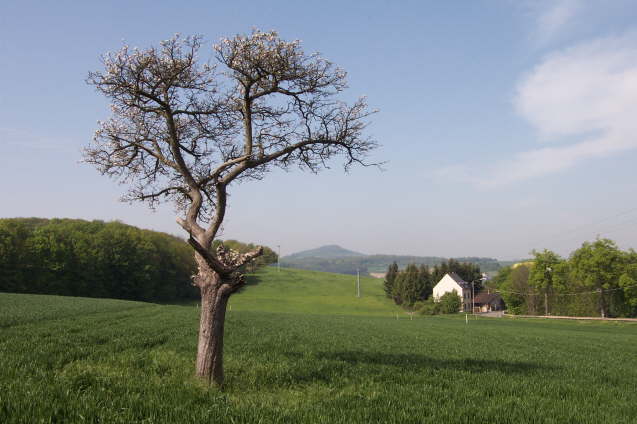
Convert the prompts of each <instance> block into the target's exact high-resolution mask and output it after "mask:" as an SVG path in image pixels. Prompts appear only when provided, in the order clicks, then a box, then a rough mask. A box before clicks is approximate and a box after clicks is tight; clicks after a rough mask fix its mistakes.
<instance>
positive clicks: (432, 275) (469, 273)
mask: <svg viewBox="0 0 637 424" xmlns="http://www.w3.org/2000/svg"><path fill="white" fill-rule="evenodd" d="M450 272H455V273H456V274H458V276H459V277H460V278H462V279H463V280H464V281H467V282H472V281H475V282H476V285H475V289H476V291H478V290H480V289H481V288H482V286H481V283H480V280H479V279H480V277H481V276H482V272H481V270H480V266H479V265H476V264H474V263H471V262H460V261H458V260H455V259H449V260H447V261H445V262H442V263H440V264H437V265H435V266H433V267H428V266H427V265H420V266H418V265H416V264H409V265H407V267H406V268H405V269H403V270H400V269H399V267H398V264H397V263H396V262H394V263H392V264H391V265H389V267H388V268H387V273H386V274H385V281H384V283H383V288H384V290H385V294H386V296H387V297H389V298H391V299H393V300H394V302H395V303H396V304H397V305H403V306H405V307H408V308H413V307H414V305H416V304H417V303H418V302H424V301H427V300H429V299H430V297H431V294H432V293H433V288H434V286H435V285H436V284H438V282H439V281H440V280H441V279H442V277H444V275H445V274H447V273H450ZM456 311H457V309H456Z"/></svg>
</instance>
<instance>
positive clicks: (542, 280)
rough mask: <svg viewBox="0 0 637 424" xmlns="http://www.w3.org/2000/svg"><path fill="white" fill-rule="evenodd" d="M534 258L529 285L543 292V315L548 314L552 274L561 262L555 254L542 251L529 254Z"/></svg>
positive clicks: (545, 250)
mask: <svg viewBox="0 0 637 424" xmlns="http://www.w3.org/2000/svg"><path fill="white" fill-rule="evenodd" d="M531 253H532V254H533V256H534V257H535V258H534V260H533V267H531V270H530V273H529V284H530V285H531V286H533V287H535V288H537V289H539V290H541V291H543V292H544V314H545V315H548V314H549V295H551V294H552V290H553V272H555V269H556V266H557V265H558V264H560V263H561V262H562V258H560V257H559V255H558V254H557V253H555V252H552V251H550V250H547V249H544V250H543V251H542V252H538V251H536V250H534V251H533V252H531Z"/></svg>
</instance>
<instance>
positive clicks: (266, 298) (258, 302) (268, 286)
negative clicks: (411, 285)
mask: <svg viewBox="0 0 637 424" xmlns="http://www.w3.org/2000/svg"><path fill="white" fill-rule="evenodd" d="M360 285H361V297H360V298H357V297H356V276H354V275H343V274H331V273H327V272H318V271H304V270H297V269H289V268H287V269H285V268H282V269H281V271H280V272H279V271H277V270H276V268H274V267H266V268H264V269H262V270H261V271H259V272H258V273H256V274H255V275H252V276H250V278H249V279H248V287H247V288H246V289H245V290H243V291H242V292H240V293H238V294H237V295H236V296H233V297H231V298H230V305H231V306H232V308H233V310H235V311H254V310H256V311H264V312H285V313H294V314H328V315H366V316H394V315H395V314H396V313H400V314H402V312H401V310H400V309H399V308H397V307H396V305H394V304H393V302H392V301H391V300H390V299H388V298H387V297H386V296H385V294H384V292H383V286H382V280H380V279H377V278H371V277H361V278H360Z"/></svg>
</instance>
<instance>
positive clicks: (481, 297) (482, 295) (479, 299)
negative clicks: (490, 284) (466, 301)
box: [473, 292, 502, 305]
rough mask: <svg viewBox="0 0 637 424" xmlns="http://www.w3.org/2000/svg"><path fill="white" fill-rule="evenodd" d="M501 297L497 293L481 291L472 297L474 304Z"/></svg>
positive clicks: (488, 301)
mask: <svg viewBox="0 0 637 424" xmlns="http://www.w3.org/2000/svg"><path fill="white" fill-rule="evenodd" d="M501 299H502V296H500V295H499V294H497V293H485V292H482V293H478V294H477V295H476V297H475V299H473V301H474V303H475V304H476V305H479V304H485V303H491V302H493V301H498V300H501Z"/></svg>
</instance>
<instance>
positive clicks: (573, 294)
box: [495, 284, 637, 296]
mask: <svg viewBox="0 0 637 424" xmlns="http://www.w3.org/2000/svg"><path fill="white" fill-rule="evenodd" d="M633 287H637V284H634V285H632V286H626V287H616V288H613V289H597V290H593V291H585V292H578V293H555V292H553V294H552V295H553V296H578V295H582V294H591V293H599V292H600V291H601V292H603V293H607V292H611V291H617V290H625V289H630V288H633ZM495 291H496V292H497V293H509V294H519V295H522V296H539V295H540V294H541V293H531V292H527V293H523V292H516V291H512V290H499V289H496V290H495Z"/></svg>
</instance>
